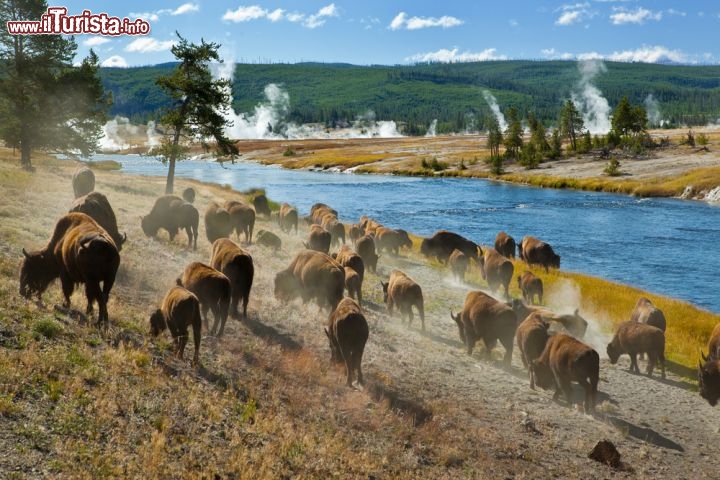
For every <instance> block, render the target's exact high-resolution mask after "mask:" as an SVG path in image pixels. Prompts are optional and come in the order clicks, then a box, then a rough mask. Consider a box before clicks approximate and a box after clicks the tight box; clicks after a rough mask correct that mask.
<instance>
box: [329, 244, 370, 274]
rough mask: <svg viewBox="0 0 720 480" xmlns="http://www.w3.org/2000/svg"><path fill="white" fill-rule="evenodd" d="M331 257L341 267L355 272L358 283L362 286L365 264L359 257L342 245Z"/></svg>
mask: <svg viewBox="0 0 720 480" xmlns="http://www.w3.org/2000/svg"><path fill="white" fill-rule="evenodd" d="M332 257H333V258H334V259H335V260H336V261H337V262H338V263H339V264H340V265H342V266H343V267H350V268H352V269H353V270H355V271H356V272H357V273H358V275H359V276H360V283H361V284H362V282H363V279H364V278H365V262H363V259H362V257H360V255H358V254H357V253H355V252H354V251H353V249H352V248H350V247H348V246H347V245H343V246H342V247H340V250H338V252H337V253H335V254H333V255H332Z"/></svg>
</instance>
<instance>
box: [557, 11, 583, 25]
mask: <svg viewBox="0 0 720 480" xmlns="http://www.w3.org/2000/svg"><path fill="white" fill-rule="evenodd" d="M580 20H582V12H580V11H575V12H565V13H563V14H562V15H560V18H558V19H557V20H556V21H555V25H562V26H567V25H572V24H573V23H577V22H579V21H580Z"/></svg>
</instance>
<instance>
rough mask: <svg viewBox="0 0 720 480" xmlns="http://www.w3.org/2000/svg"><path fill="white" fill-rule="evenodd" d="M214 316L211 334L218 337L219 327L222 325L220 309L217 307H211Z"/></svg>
mask: <svg viewBox="0 0 720 480" xmlns="http://www.w3.org/2000/svg"><path fill="white" fill-rule="evenodd" d="M210 310H211V311H212V314H213V326H212V330H211V332H210V333H212V334H213V335H217V331H218V326H219V325H220V308H219V307H218V306H217V305H213V306H212V307H210Z"/></svg>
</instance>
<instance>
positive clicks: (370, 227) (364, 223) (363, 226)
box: [358, 215, 382, 235]
mask: <svg viewBox="0 0 720 480" xmlns="http://www.w3.org/2000/svg"><path fill="white" fill-rule="evenodd" d="M358 227H360V230H362V232H363V234H364V235H374V234H375V230H377V229H378V228H380V227H382V224H381V223H379V222H377V221H376V220H373V219H372V218H370V217H368V216H366V215H363V216H362V217H360V221H359V222H358Z"/></svg>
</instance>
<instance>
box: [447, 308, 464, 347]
mask: <svg viewBox="0 0 720 480" xmlns="http://www.w3.org/2000/svg"><path fill="white" fill-rule="evenodd" d="M450 318H452V319H453V320H455V323H457V326H458V330H459V332H460V340H462V342H463V343H465V329H464V328H463V323H462V312H458V314H457V315H453V312H452V310H450Z"/></svg>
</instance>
